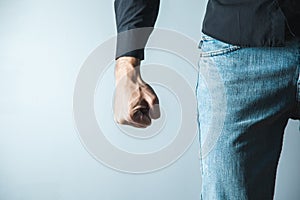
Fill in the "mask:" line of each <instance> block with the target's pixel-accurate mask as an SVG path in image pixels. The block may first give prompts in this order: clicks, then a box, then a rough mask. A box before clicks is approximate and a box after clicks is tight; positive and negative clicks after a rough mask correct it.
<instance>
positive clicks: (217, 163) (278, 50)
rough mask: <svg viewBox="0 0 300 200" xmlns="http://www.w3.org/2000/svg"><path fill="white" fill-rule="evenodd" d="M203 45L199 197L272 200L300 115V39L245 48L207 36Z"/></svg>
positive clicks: (199, 94)
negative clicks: (291, 125) (287, 133)
mask: <svg viewBox="0 0 300 200" xmlns="http://www.w3.org/2000/svg"><path fill="white" fill-rule="evenodd" d="M199 48H200V49H201V56H200V60H199V76H198V83H197V88H196V92H197V93H196V94H197V101H198V122H199V130H200V144H201V158H202V159H201V167H202V169H201V171H202V194H201V197H202V199H204V200H227V199H230V200H244V199H250V200H260V199H261V200H270V199H273V195H274V186H275V176H276V169H277V164H278V160H279V156H280V152H281V148H282V141H283V133H284V129H285V126H286V125H287V122H288V120H289V119H290V118H293V119H300V107H299V106H300V80H299V74H300V73H299V71H300V43H299V41H298V40H293V41H289V42H287V43H286V45H285V46H284V47H272V48H268V47H264V48H262V47H254V48H244V47H240V46H235V45H230V44H226V43H224V42H221V41H218V40H216V39H214V38H212V37H209V36H207V35H204V34H203V36H202V40H201V42H200V44H199ZM299 167H300V166H299Z"/></svg>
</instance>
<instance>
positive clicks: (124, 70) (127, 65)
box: [115, 56, 140, 83]
mask: <svg viewBox="0 0 300 200" xmlns="http://www.w3.org/2000/svg"><path fill="white" fill-rule="evenodd" d="M121 78H129V79H131V80H132V81H136V80H138V79H140V60H139V59H138V58H135V57H131V56H123V57H119V58H118V59H117V60H116V66H115V80H116V83H118V82H119V80H121Z"/></svg>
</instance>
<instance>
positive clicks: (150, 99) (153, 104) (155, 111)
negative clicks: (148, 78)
mask: <svg viewBox="0 0 300 200" xmlns="http://www.w3.org/2000/svg"><path fill="white" fill-rule="evenodd" d="M146 86H147V87H146V88H145V90H144V94H143V96H144V99H145V100H146V101H147V103H148V105H149V115H150V117H151V118H152V119H158V118H159V117H160V108H159V100H158V97H157V95H156V94H155V92H154V90H153V89H152V87H151V86H150V85H148V84H147V85H146Z"/></svg>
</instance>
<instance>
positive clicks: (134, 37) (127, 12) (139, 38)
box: [114, 0, 159, 60]
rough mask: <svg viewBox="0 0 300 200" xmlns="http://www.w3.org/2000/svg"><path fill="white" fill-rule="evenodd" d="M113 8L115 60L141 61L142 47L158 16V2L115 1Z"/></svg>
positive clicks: (154, 0)
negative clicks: (115, 41) (115, 43)
mask: <svg viewBox="0 0 300 200" xmlns="http://www.w3.org/2000/svg"><path fill="white" fill-rule="evenodd" d="M114 8H115V16H116V25H117V31H118V37H117V51H116V59H117V58H118V57H121V56H133V57H136V58H139V59H141V60H143V59H144V47H145V46H146V43H147V40H148V38H149V36H150V34H151V32H152V30H153V27H154V24H155V21H156V18H157V15H158V10H159V0H115V2H114ZM144 27H148V28H144ZM141 28H142V29H141Z"/></svg>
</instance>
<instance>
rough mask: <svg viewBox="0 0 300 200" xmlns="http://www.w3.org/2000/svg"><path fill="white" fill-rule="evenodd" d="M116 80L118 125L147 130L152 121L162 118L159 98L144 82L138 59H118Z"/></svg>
mask: <svg viewBox="0 0 300 200" xmlns="http://www.w3.org/2000/svg"><path fill="white" fill-rule="evenodd" d="M115 80H116V89H115V96H114V119H115V121H116V122H117V123H119V124H126V125H131V126H134V127H137V128H146V127H147V126H149V125H150V124H151V119H157V118H159V117H160V109H159V101H158V97H157V96H156V94H155V92H154V90H153V89H152V88H151V86H150V85H148V84H147V83H145V82H144V81H143V80H142V78H141V74H140V61H139V60H138V59H137V58H134V57H129V56H128V57H120V58H118V59H117V61H116V68H115Z"/></svg>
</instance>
